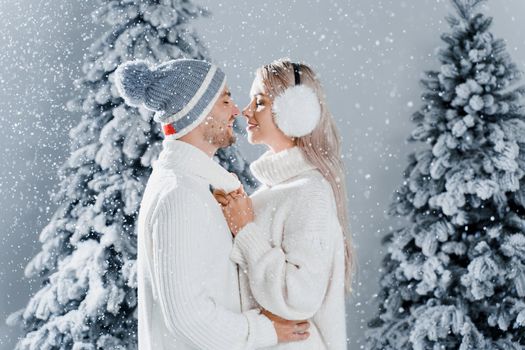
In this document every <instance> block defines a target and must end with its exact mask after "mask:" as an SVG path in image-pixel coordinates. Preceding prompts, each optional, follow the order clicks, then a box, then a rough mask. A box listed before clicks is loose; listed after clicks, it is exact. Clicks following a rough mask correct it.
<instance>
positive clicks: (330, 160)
mask: <svg viewBox="0 0 525 350" xmlns="http://www.w3.org/2000/svg"><path fill="white" fill-rule="evenodd" d="M298 66H299V71H300V76H301V84H302V85H306V86H308V87H310V88H312V89H313V90H314V91H315V93H316V94H317V98H318V99H319V102H320V105H321V119H320V121H319V123H318V124H317V126H316V128H315V129H314V130H313V131H312V133H310V134H308V135H306V136H303V137H298V138H295V144H296V145H297V147H299V148H300V149H301V150H302V151H303V153H304V154H305V156H306V159H307V160H308V161H309V162H310V163H311V164H313V165H314V166H315V167H317V169H318V170H319V171H320V172H321V174H323V176H324V177H325V179H326V180H327V181H328V182H329V183H330V186H331V187H332V191H333V192H334V197H335V202H336V205H337V217H338V219H339V224H340V225H341V229H342V232H343V239H344V244H345V287H346V291H347V292H348V293H350V292H351V290H352V274H353V270H354V266H355V260H354V253H353V246H352V236H351V233H350V227H349V220H348V206H347V204H348V198H347V192H346V180H345V172H344V165H343V161H342V160H341V138H340V136H339V132H338V130H337V127H336V125H335V122H334V119H333V118H332V115H331V114H330V111H329V110H328V106H327V104H326V98H325V95H324V92H323V89H322V87H321V83H320V82H319V80H318V79H317V77H316V76H315V74H314V72H313V70H312V69H311V68H310V67H308V66H307V65H305V64H303V63H298ZM256 77H257V78H258V79H259V81H260V82H261V83H262V84H263V86H264V88H265V90H266V92H267V93H268V94H269V95H270V97H271V98H272V100H273V99H274V98H275V97H277V96H279V95H280V94H281V93H283V92H284V90H285V89H286V88H288V87H290V86H294V85H295V78H294V70H293V65H292V62H291V61H290V60H288V59H279V60H276V61H274V62H272V63H270V64H267V65H264V66H262V67H261V68H259V69H257V71H256Z"/></svg>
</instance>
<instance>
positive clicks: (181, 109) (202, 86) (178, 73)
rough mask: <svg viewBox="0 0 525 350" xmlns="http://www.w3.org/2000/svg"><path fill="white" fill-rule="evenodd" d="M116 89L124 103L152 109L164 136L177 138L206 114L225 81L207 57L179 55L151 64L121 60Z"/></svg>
mask: <svg viewBox="0 0 525 350" xmlns="http://www.w3.org/2000/svg"><path fill="white" fill-rule="evenodd" d="M115 77H116V79H115V82H116V85H117V89H118V91H119V93H120V95H121V96H122V98H124V101H125V102H126V104H128V105H129V106H132V107H139V106H144V107H145V108H147V109H149V110H151V111H155V112H156V113H155V116H154V119H155V121H157V122H160V123H161V124H162V130H163V131H164V135H165V137H166V138H170V139H177V138H179V137H181V136H183V135H186V134H187V133H189V132H190V131H191V130H193V129H194V128H195V127H196V126H197V125H199V124H200V123H201V122H202V121H203V120H204V118H205V117H206V116H207V115H208V114H209V112H210V111H211V109H212V107H213V105H214V104H215V102H216V101H217V99H218V97H219V96H220V93H221V92H222V90H223V88H224V85H225V83H226V79H225V75H224V73H223V72H222V71H221V69H220V68H218V67H217V66H215V65H212V64H210V63H208V62H206V61H200V60H190V59H178V60H171V61H168V62H165V63H163V64H161V65H158V66H155V67H153V66H151V65H150V64H149V63H148V62H146V61H142V60H136V61H129V62H126V63H123V64H121V65H120V66H119V67H118V68H117V70H116V72H115Z"/></svg>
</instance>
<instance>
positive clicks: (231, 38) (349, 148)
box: [0, 0, 525, 350]
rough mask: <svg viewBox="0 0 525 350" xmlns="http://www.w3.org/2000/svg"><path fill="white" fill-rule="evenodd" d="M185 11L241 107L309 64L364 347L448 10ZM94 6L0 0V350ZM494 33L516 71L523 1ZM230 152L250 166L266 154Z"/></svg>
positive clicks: (76, 1)
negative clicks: (327, 115)
mask: <svg viewBox="0 0 525 350" xmlns="http://www.w3.org/2000/svg"><path fill="white" fill-rule="evenodd" d="M196 2H197V3H199V4H201V5H203V6H206V7H208V8H209V10H210V11H212V13H213V14H212V17H210V18H206V19H201V20H199V21H197V23H196V26H197V29H198V32H199V34H200V35H201V38H202V40H203V42H204V43H205V44H206V45H207V46H208V48H209V50H210V55H211V57H212V59H213V60H214V61H215V62H216V63H218V64H220V65H221V66H222V67H223V68H224V70H225V72H226V74H227V76H228V83H229V86H230V88H231V90H232V94H233V97H234V99H235V100H236V102H237V103H238V104H239V106H240V107H244V105H246V104H247V102H248V91H249V88H250V85H251V81H252V78H253V71H254V70H255V69H256V68H257V67H258V66H260V65H262V64H265V63H268V62H270V61H272V60H274V59H276V58H280V57H290V58H291V59H292V60H297V61H305V62H307V63H309V64H310V65H311V66H312V67H313V68H314V70H315V71H316V72H317V73H318V75H319V76H320V78H321V81H322V83H323V86H324V88H325V90H326V94H327V98H328V103H329V106H330V109H331V110H332V112H333V115H334V117H335V118H336V121H337V124H338V126H339V127H340V130H341V134H342V135H343V146H344V155H345V162H346V167H347V170H348V175H347V176H348V178H347V182H348V186H349V198H350V217H351V225H352V231H353V235H354V244H355V249H356V252H357V256H358V260H359V275H358V276H357V281H356V287H355V293H354V295H353V296H352V297H351V298H350V300H349V303H348V306H349V307H348V322H347V324H348V329H349V337H350V339H351V343H350V344H351V348H352V349H359V348H360V345H362V344H363V336H364V330H365V328H366V322H367V321H368V320H369V319H370V318H372V317H373V316H374V314H375V310H376V308H375V304H374V301H373V296H374V294H375V293H377V291H378V278H379V267H380V262H381V259H382V257H383V256H384V249H383V248H382V247H381V246H380V239H381V238H382V237H383V236H384V234H385V233H386V232H387V231H388V230H389V227H391V226H394V225H399V224H400V223H399V222H397V221H395V220H392V219H388V218H386V217H385V215H384V212H385V210H386V208H387V207H388V203H389V202H390V198H391V195H392V193H393V191H394V190H395V189H396V187H397V186H398V184H399V183H400V182H401V179H402V176H401V173H402V171H403V169H404V167H405V165H406V155H407V154H408V152H409V151H411V150H413V149H414V147H415V146H414V145H407V144H406V143H405V139H406V137H407V136H408V134H409V132H410V131H411V130H412V124H411V123H410V121H409V119H410V115H411V114H412V113H413V112H414V111H416V110H417V109H418V108H419V107H420V106H421V103H420V99H419V95H420V93H421V91H422V90H421V88H420V86H419V78H420V76H421V74H422V73H423V72H424V71H425V70H429V69H436V68H437V67H438V65H439V63H438V61H437V58H436V57H435V55H434V53H435V48H436V47H438V46H441V45H442V43H441V41H440V39H439V36H440V34H441V33H443V32H446V31H448V26H447V24H446V22H445V21H444V19H443V18H444V16H445V15H446V14H447V13H450V12H451V11H452V7H451V6H450V3H449V1H448V0H418V1H415V0H412V1H410V0H404V1H403V0H401V1H400V0H349V1H342V0H341V1H320V0H317V1H316V0H301V1H298V0H295V1H286V2H285V1H257V2H256V1H234V0H224V1H211V0H201V1H196ZM94 6H95V4H93V2H83V1H81V0H70V1H66V0H54V1H49V0H47V1H42V2H34V1H31V0H19V1H17V2H12V1H9V2H8V1H6V0H0V15H1V17H2V18H3V19H4V20H3V21H1V22H0V32H1V33H2V35H1V36H0V44H1V48H2V50H1V51H0V146H1V147H2V152H1V155H0V157H1V162H0V164H1V166H0V200H1V206H0V208H1V209H0V227H1V228H2V231H1V234H0V247H1V248H2V252H3V253H2V256H1V257H0V262H1V264H0V281H1V283H0V295H2V296H3V298H2V302H1V304H0V319H1V320H0V349H2V350H7V349H12V348H13V347H14V344H15V341H16V338H17V337H18V336H19V334H20V332H19V330H18V329H11V328H9V327H7V326H5V324H4V321H3V320H5V318H6V317H7V315H8V314H9V313H11V312H13V311H15V310H18V309H19V308H21V307H23V306H24V305H25V304H26V303H27V301H28V300H29V297H30V295H33V294H34V293H35V292H36V291H37V290H38V289H39V282H40V281H38V280H37V281H28V280H27V279H25V278H24V277H23V270H24V268H25V265H26V264H27V262H28V261H29V259H30V258H31V257H33V256H34V255H35V254H36V253H37V252H38V251H39V250H40V243H39V242H38V234H39V233H40V231H41V229H42V228H43V227H44V226H45V225H46V223H47V222H48V220H49V218H50V217H51V215H52V214H53V213H54V209H55V206H54V205H53V204H52V203H51V202H50V200H49V194H48V192H49V191H50V190H52V189H53V186H56V184H57V182H58V178H57V176H56V172H57V168H58V166H59V165H60V164H61V163H62V162H63V161H64V160H65V159H66V157H67V155H68V136H67V135H68V130H69V129H70V128H71V126H72V125H74V124H75V123H76V122H77V120H78V119H79V116H78V115H71V114H70V113H67V112H65V111H64V109H63V106H64V104H65V101H67V100H68V99H69V98H71V97H72V96H73V93H74V90H73V82H72V81H73V79H75V78H77V77H79V76H80V75H81V74H82V73H81V70H80V67H81V62H82V55H83V53H84V52H85V50H86V48H87V47H88V46H89V45H90V44H91V43H92V42H93V39H94V38H95V37H96V36H97V35H98V34H99V33H100V31H101V29H100V28H95V27H94V26H93V24H91V18H90V13H91V11H92V10H93V9H94ZM483 8H484V9H485V12H486V13H487V14H489V15H491V16H493V17H494V25H493V27H492V31H493V33H495V35H496V36H497V37H503V38H504V39H506V40H507V44H508V50H509V52H510V54H511V56H512V57H513V59H514V61H515V62H516V63H518V65H519V66H520V68H521V69H522V70H524V69H525V37H523V36H522V35H521V32H522V30H523V28H524V24H523V23H525V1H523V0H492V1H489V2H488V4H487V5H485V6H484V7H483ZM240 144H241V146H242V148H243V150H244V151H245V153H246V155H247V157H248V158H249V159H250V160H253V159H255V158H256V157H257V156H258V155H260V154H261V153H262V152H263V151H264V149H263V148H262V147H253V146H250V145H248V144H247V143H246V142H245V141H243V140H242V139H241V140H240Z"/></svg>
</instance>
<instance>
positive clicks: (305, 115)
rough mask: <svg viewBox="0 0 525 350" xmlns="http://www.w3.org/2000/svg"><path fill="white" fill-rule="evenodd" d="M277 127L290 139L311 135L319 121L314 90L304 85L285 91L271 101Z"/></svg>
mask: <svg viewBox="0 0 525 350" xmlns="http://www.w3.org/2000/svg"><path fill="white" fill-rule="evenodd" d="M272 110H273V112H274V115H275V123H276V124H277V127H278V128H279V129H281V131H282V132H284V134H285V135H287V136H290V137H302V136H305V135H308V134H309V133H311V132H312V131H313V130H314V129H315V127H316V126H317V123H319V119H321V105H320V104H319V99H318V98H317V95H316V94H315V92H314V90H313V89H311V88H310V87H308V86H305V85H295V86H292V87H290V88H288V89H286V90H285V91H284V92H283V93H282V94H281V95H279V96H277V97H276V98H275V100H274V101H273V107H272Z"/></svg>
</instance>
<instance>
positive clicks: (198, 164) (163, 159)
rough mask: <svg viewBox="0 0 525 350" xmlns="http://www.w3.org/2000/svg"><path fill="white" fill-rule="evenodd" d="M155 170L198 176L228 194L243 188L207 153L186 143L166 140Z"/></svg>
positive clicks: (155, 164)
mask: <svg viewBox="0 0 525 350" xmlns="http://www.w3.org/2000/svg"><path fill="white" fill-rule="evenodd" d="M153 168H155V169H157V171H161V172H162V171H163V170H165V169H170V170H172V171H174V172H175V173H179V174H187V175H192V176H196V177H199V178H201V179H203V180H205V181H206V182H207V183H208V184H210V185H212V186H213V187H214V188H217V189H222V190H224V191H226V192H231V191H235V190H236V189H238V188H239V187H240V186H241V183H240V182H239V180H237V178H236V177H235V176H234V175H232V174H230V173H229V172H228V171H226V169H224V168H223V167H221V166H220V165H219V164H218V163H217V162H215V161H214V160H213V159H212V158H210V157H209V156H208V155H207V154H206V153H204V152H203V151H201V150H200V149H198V148H197V147H195V146H193V145H190V144H189V143H187V142H184V141H179V140H169V139H164V140H163V141H162V151H161V152H160V154H159V158H158V160H157V161H156V162H155V163H154V164H153Z"/></svg>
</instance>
